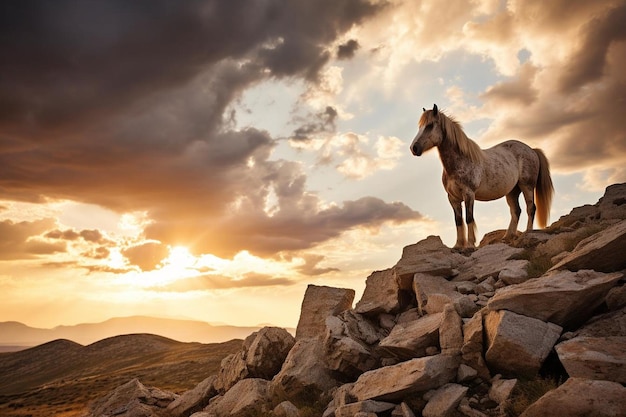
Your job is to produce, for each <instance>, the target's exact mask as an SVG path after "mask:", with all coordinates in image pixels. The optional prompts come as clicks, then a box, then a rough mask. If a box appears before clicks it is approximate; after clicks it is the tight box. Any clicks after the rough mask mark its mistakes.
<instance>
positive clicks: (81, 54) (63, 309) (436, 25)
mask: <svg viewBox="0 0 626 417" xmlns="http://www.w3.org/2000/svg"><path fill="white" fill-rule="evenodd" d="M251 8H252V10H251ZM624 18H626V3H624V2H623V1H613V0H606V1H604V0H603V1H597V2H584V1H582V2H563V3H549V4H546V3H545V2H540V1H537V2H517V1H514V0H508V1H497V0H479V1H474V2H466V1H463V0H458V1H453V2H451V3H449V4H447V6H446V7H445V8H441V7H439V6H438V3H437V2H435V1H434V0H427V1H423V2H419V3H418V2H412V1H408V0H390V1H382V0H380V1H378V0H372V1H369V0H323V1H316V2H307V1H302V2H288V1H282V0H277V1H276V2H269V3H252V4H244V3H236V4H234V3H228V2H212V1H210V0H207V1H201V2H196V3H176V4H170V3H168V2H162V3H161V2H156V3H151V4H150V6H148V7H146V6H145V5H143V4H139V3H128V2H124V1H100V2H92V3H90V4H89V7H87V6H85V5H83V4H81V3H80V2H73V1H69V0H61V1H58V2H55V3H54V6H51V5H49V4H47V3H46V2H43V1H42V2H32V3H28V4H19V3H12V4H10V5H6V6H5V7H4V11H3V13H2V14H1V15H0V35H1V36H0V47H2V50H3V51H5V54H4V56H3V58H0V71H1V72H2V74H3V77H2V79H0V108H1V109H2V112H0V145H1V146H0V288H1V289H2V292H3V303H2V305H0V322H5V321H17V322H20V323H24V324H27V325H28V326H30V327H37V328H54V327H57V326H73V325H76V324H81V323H100V322H103V321H106V320H108V319H111V318H116V317H120V316H122V317H127V316H155V315H157V316H165V317H167V318H171V317H182V316H184V317H188V319H189V320H194V321H202V322H206V323H210V322H222V323H225V325H228V326H240V327H257V326H256V325H254V324H251V323H272V325H275V326H279V327H288V328H295V327H296V325H297V322H298V318H299V313H300V306H301V303H302V300H303V297H304V292H305V290H306V287H307V285H309V284H315V285H327V286H333V287H342V288H351V289H354V290H355V292H356V296H355V300H354V301H355V302H357V301H358V300H359V299H360V296H361V294H362V292H363V289H364V288H365V280H366V278H367V277H368V276H369V275H370V274H371V273H372V272H373V271H376V270H381V269H386V268H390V267H392V266H393V265H394V264H395V263H396V262H397V260H398V259H399V258H400V256H401V252H402V248H404V247H405V246H407V245H410V244H414V243H416V242H418V241H420V240H423V239H425V238H426V237H427V236H429V235H437V236H440V237H441V239H442V240H443V242H444V244H446V245H447V246H452V245H453V244H454V242H455V235H456V232H455V224H454V216H453V212H452V209H451V208H450V205H449V203H448V199H447V195H446V193H445V191H444V189H443V186H442V184H441V173H442V167H441V162H440V160H439V158H438V155H437V151H436V150H431V151H429V152H427V153H426V154H425V155H423V156H421V157H414V156H412V155H411V152H410V151H409V145H410V143H411V141H412V140H413V138H414V137H415V134H416V133H417V123H418V119H419V117H420V115H421V113H422V108H423V107H424V108H426V109H430V108H432V107H433V104H434V103H436V104H437V106H438V107H439V108H441V109H442V111H444V112H445V113H446V114H447V115H449V116H452V117H454V118H455V119H456V120H458V121H459V122H460V123H461V124H462V126H463V129H464V131H465V133H466V134H467V135H468V137H470V138H472V139H473V140H475V141H476V142H477V143H478V144H479V146H480V147H481V148H483V149H485V148H488V147H490V146H493V145H495V144H497V143H499V142H502V141H504V140H507V139H511V138H515V139H519V140H521V141H523V142H524V143H527V144H529V145H530V146H532V147H539V148H542V149H543V150H544V152H545V153H546V155H547V157H548V160H549V161H550V165H551V171H552V178H553V181H554V185H555V189H556V194H555V196H554V200H553V204H552V210H551V213H550V222H549V223H552V222H554V221H556V220H558V218H559V217H561V216H563V215H566V214H568V213H569V212H570V211H571V210H572V209H573V208H575V207H579V206H582V205H585V204H595V203H596V202H597V201H598V199H599V198H600V197H601V196H602V195H603V193H604V190H605V188H606V187H607V186H609V185H611V184H614V183H621V182H626V129H625V127H626V124H625V122H624V120H623V115H624V114H625V110H626V101H625V100H624V97H626V78H625V77H624V74H626V59H624V57H626V29H624V25H623V24H622V22H623V21H624ZM233 28H237V30H235V29H233ZM620 68H622V69H621V70H620ZM474 216H475V219H476V223H477V226H478V232H479V233H478V238H479V239H478V241H480V239H481V238H482V237H483V236H484V234H486V233H488V232H490V231H493V230H500V229H505V228H506V227H507V225H508V222H509V209H508V206H507V204H506V202H505V199H504V198H502V199H499V200H496V201H493V202H488V203H485V202H477V203H476V205H475V211H474ZM525 216H526V214H525V207H524V204H523V203H522V216H521V218H520V225H524V224H525ZM535 226H536V223H535Z"/></svg>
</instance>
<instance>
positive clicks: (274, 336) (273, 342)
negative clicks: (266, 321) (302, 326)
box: [242, 327, 296, 379]
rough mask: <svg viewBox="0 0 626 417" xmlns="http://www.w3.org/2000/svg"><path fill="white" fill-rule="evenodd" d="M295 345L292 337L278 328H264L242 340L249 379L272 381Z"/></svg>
mask: <svg viewBox="0 0 626 417" xmlns="http://www.w3.org/2000/svg"><path fill="white" fill-rule="evenodd" d="M295 343H296V340H295V339H294V337H293V336H292V335H291V334H290V333H289V332H288V331H287V330H285V329H282V328H280V327H264V328H262V329H261V330H259V331H257V332H254V333H252V334H251V335H250V336H248V337H247V338H246V339H245V340H244V343H243V354H242V359H243V361H244V362H245V364H246V368H247V369H248V374H249V377H250V378H263V379H272V378H273V377H274V375H276V374H277V373H278V371H280V368H281V367H282V366H283V362H284V361H285V359H286V358H287V354H289V351H290V350H291V348H292V347H293V345H294V344H295Z"/></svg>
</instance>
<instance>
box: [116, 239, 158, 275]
mask: <svg viewBox="0 0 626 417" xmlns="http://www.w3.org/2000/svg"><path fill="white" fill-rule="evenodd" d="M122 255H124V256H125V257H126V259H128V261H129V262H130V264H131V265H136V266H138V267H139V268H141V270H142V271H152V270H154V269H156V267H157V266H158V265H159V264H160V263H161V261H163V259H165V258H167V256H168V255H169V249H168V248H167V246H166V245H163V244H162V243H160V242H147V243H143V244H140V245H136V246H131V247H129V248H126V249H124V250H122Z"/></svg>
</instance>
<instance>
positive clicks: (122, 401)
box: [90, 378, 178, 417]
mask: <svg viewBox="0 0 626 417" xmlns="http://www.w3.org/2000/svg"><path fill="white" fill-rule="evenodd" d="M177 397H178V396H177V395H176V394H173V393H171V392H167V391H162V390H160V389H158V388H152V387H146V386H145V385H143V384H142V383H141V382H139V380H138V379H136V378H135V379H132V380H131V381H129V382H127V383H125V384H124V385H120V386H119V387H117V388H115V389H114V390H113V391H111V392H110V393H109V394H108V395H106V396H104V397H103V398H101V399H99V400H96V401H95V402H94V403H93V404H92V406H91V412H90V415H92V416H109V415H111V416H121V417H138V416H141V417H160V416H161V415H162V414H163V412H164V411H165V409H166V408H167V407H168V406H169V405H170V404H171V403H172V402H173V401H174V400H176V398H177Z"/></svg>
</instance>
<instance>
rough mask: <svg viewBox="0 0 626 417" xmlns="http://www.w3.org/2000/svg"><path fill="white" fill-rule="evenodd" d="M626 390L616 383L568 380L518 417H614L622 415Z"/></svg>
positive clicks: (625, 408) (625, 407)
mask: <svg viewBox="0 0 626 417" xmlns="http://www.w3.org/2000/svg"><path fill="white" fill-rule="evenodd" d="M624 410H626V388H624V387H623V386H622V385H621V384H618V383H617V382H611V381H594V380H589V379H580V378H570V379H568V380H567V381H565V383H564V384H563V385H561V386H560V387H558V388H557V389H555V390H552V391H549V392H548V393H547V394H545V395H544V396H543V397H541V398H539V399H538V400H537V401H536V402H535V403H534V404H531V406H530V407H528V408H527V409H526V411H524V412H523V413H522V414H521V416H520V417H545V416H551V415H555V411H556V412H557V413H558V415H561V416H568V417H588V416H593V417H617V416H624V415H626V412H625V411H624Z"/></svg>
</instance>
